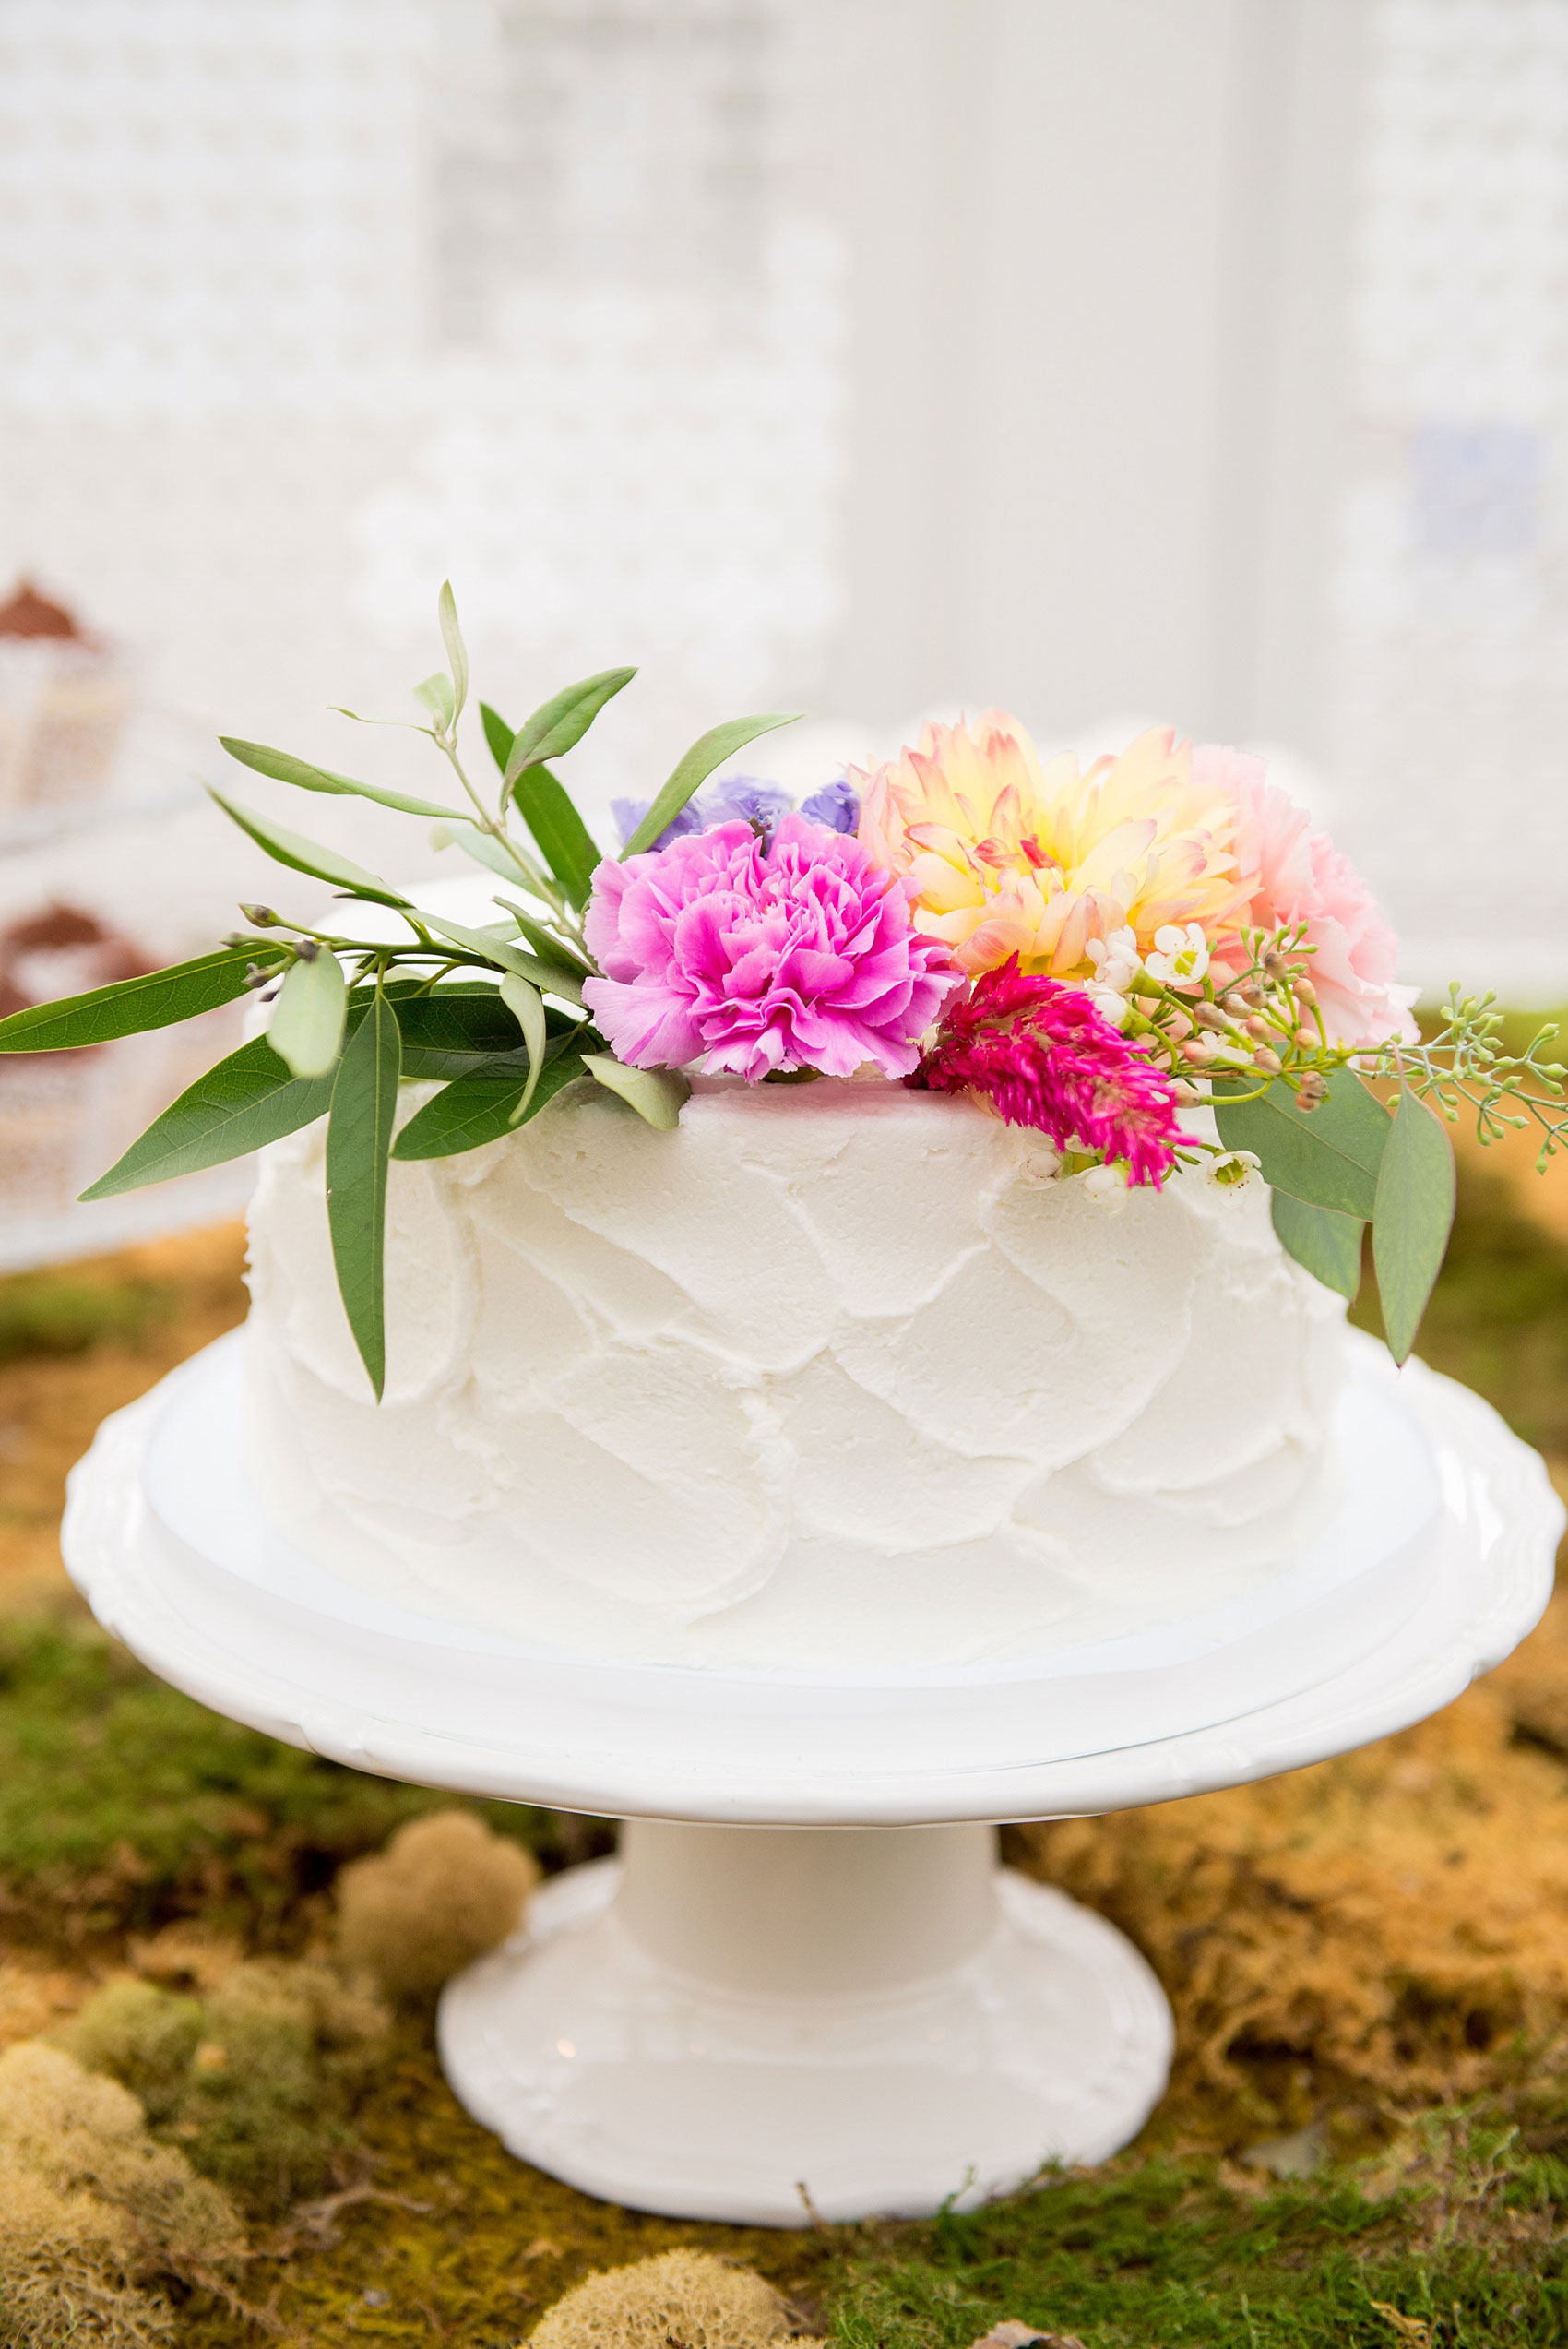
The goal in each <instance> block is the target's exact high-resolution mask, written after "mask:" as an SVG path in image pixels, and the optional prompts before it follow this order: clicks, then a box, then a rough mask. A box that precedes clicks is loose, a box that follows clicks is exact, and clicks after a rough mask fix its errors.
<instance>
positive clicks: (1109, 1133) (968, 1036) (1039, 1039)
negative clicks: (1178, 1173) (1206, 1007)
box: [909, 955, 1182, 1190]
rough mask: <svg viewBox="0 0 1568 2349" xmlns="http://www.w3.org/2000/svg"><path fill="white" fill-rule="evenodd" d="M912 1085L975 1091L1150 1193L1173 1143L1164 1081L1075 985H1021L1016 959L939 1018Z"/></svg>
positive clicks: (1171, 1101) (1177, 1136)
mask: <svg viewBox="0 0 1568 2349" xmlns="http://www.w3.org/2000/svg"><path fill="white" fill-rule="evenodd" d="M909 1081H910V1083H911V1084H914V1085H928V1086H930V1087H931V1088H932V1090H933V1091H937V1092H977V1093H980V1094H983V1096H984V1097H985V1098H986V1100H988V1101H989V1102H990V1103H992V1107H993V1108H994V1109H995V1111H996V1113H997V1115H999V1116H1000V1117H1003V1118H1004V1119H1005V1120H1006V1122H1007V1124H1008V1125H1009V1126H1034V1127H1039V1131H1040V1132H1041V1133H1042V1134H1049V1135H1050V1137H1051V1140H1052V1141H1053V1142H1054V1143H1055V1144H1056V1147H1057V1149H1058V1150H1069V1149H1075V1150H1086V1151H1102V1152H1103V1153H1104V1155H1105V1156H1106V1158H1108V1159H1114V1160H1120V1161H1122V1162H1123V1163H1124V1164H1125V1165H1126V1169H1127V1179H1128V1181H1129V1182H1130V1183H1148V1184H1152V1185H1153V1186H1155V1188H1156V1189H1157V1190H1158V1187H1159V1186H1160V1184H1161V1183H1163V1182H1164V1180H1165V1178H1166V1176H1167V1175H1168V1174H1170V1170H1171V1168H1172V1166H1173V1165H1174V1164H1175V1163H1176V1161H1175V1149H1176V1145H1177V1143H1178V1142H1180V1140H1181V1139H1182V1130H1181V1127H1180V1126H1179V1125H1178V1123H1177V1115H1176V1096H1175V1093H1174V1092H1173V1091H1172V1090H1171V1086H1170V1079H1169V1078H1168V1077H1166V1076H1165V1075H1164V1074H1163V1073H1162V1072H1161V1071H1160V1070H1159V1069H1158V1068H1156V1067H1153V1065H1152V1064H1151V1063H1150V1061H1149V1060H1148V1059H1147V1057H1146V1055H1145V1054H1144V1053H1143V1052H1142V1051H1141V1050H1140V1049H1139V1047H1138V1046H1137V1045H1136V1044H1135V1043H1129V1042H1128V1040H1127V1038H1126V1037H1125V1036H1123V1035H1121V1034H1120V1033H1119V1032H1118V1031H1117V1030H1116V1029H1114V1028H1113V1027H1112V1026H1111V1023H1110V1021H1109V1020H1108V1019H1101V1017H1100V1015H1099V1012H1098V1011H1097V1010H1096V1009H1095V1008H1094V1006H1093V1004H1092V1003H1091V1002H1090V1001H1089V998H1088V996H1087V995H1086V994H1085V992H1084V990H1083V989H1082V987H1075V986H1069V985H1067V984H1065V983H1064V982H1063V981H1062V980H1060V979H1051V978H1045V977H1040V978H1026V977H1025V976H1024V974H1023V973H1022V972H1020V970H1019V968H1018V959H1017V957H1016V955H1015V956H1014V957H1013V958H1012V960H1010V961H1008V962H1004V963H1003V965H1002V966H1001V968H1000V969H999V970H996V971H987V972H982V974H981V975H980V978H978V979H977V980H976V981H975V984H974V986H973V987H972V989H971V990H970V992H969V994H968V996H965V997H964V998H962V999H961V1000H960V1001H958V1002H956V1003H951V1004H949V1005H948V1007H947V1009H946V1010H945V1012H944V1014H943V1018H942V1025H941V1027H940V1029H939V1030H938V1031H937V1036H936V1042H935V1043H934V1044H933V1045H932V1049H931V1050H930V1052H928V1053H927V1054H926V1055H925V1057H924V1059H923V1060H922V1061H921V1066H920V1070H919V1073H918V1075H916V1076H914V1077H912V1078H911V1079H909Z"/></svg>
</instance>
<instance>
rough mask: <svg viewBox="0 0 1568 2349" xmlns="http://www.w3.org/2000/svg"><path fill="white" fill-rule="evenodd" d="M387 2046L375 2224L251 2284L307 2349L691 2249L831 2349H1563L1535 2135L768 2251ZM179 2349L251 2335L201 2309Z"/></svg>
mask: <svg viewBox="0 0 1568 2349" xmlns="http://www.w3.org/2000/svg"><path fill="white" fill-rule="evenodd" d="M398 2047H399V2053H398V2057H397V2059H396V2060H395V2061H394V2062H393V2063H392V2064H391V2065H389V2067H388V2068H387V2069H386V2071H385V2072H384V2073H383V2074H382V2076H381V2078H380V2080H379V2081H378V2083H377V2087H376V2091H375V2093H374V2097H373V2098H372V2099H371V2101H370V2102H369V2103H368V2104H367V2105H366V2106H365V2108H364V2110H363V2113H362V2117H361V2121H360V2124H359V2126H360V2132H361V2148H362V2156H363V2158H364V2160H365V2162H366V2163H367V2164H368V2176H369V2178H370V2179H371V2180H373V2181H374V2197H375V2198H376V2199H366V2200H363V2201H362V2202H358V2203H356V2204H353V2205H351V2206H348V2207H345V2208H344V2209H343V2210H342V2211H341V2212H340V2213H339V2217H338V2220H337V2224H338V2225H339V2227H340V2229H341V2240H340V2241H339V2242H337V2243H336V2244H333V2245H330V2246H328V2247H327V2248H325V2249H323V2250H320V2251H305V2252H303V2254H302V2255H300V2256H295V2257H293V2258H291V2259H290V2260H281V2261H266V2260H263V2261H261V2262H258V2263H257V2264H256V2266H255V2270H254V2271H252V2272H251V2274H250V2276H249V2284H248V2288H249V2291H250V2293H251V2295H253V2297H256V2298H261V2299H265V2298H267V2297H268V2296H269V2295H271V2294H272V2292H273V2291H274V2289H276V2291H277V2293H278V2308H279V2316H280V2318H281V2319H283V2321H284V2322H285V2324H286V2325H287V2326H288V2327H290V2328H291V2329H296V2330H297V2332H298V2334H299V2335H301V2336H303V2337H305V2338H310V2339H314V2340H316V2341H320V2342H327V2341H337V2340H339V2339H347V2338H349V2337H350V2335H352V2336H353V2337H354V2338H356V2339H359V2338H363V2339H366V2340H370V2341H379V2342H384V2343H403V2342H409V2343H412V2342H418V2341H420V2340H429V2339H431V2338H434V2337H435V2336H436V2335H437V2334H439V2336H440V2337H441V2338H443V2339H445V2341H447V2342H449V2343H452V2344H453V2349H501V2345H502V2344H504V2343H505V2344H510V2343H516V2342H517V2341H518V2340H519V2339H520V2338H522V2337H523V2335H524V2334H525V2333H526V2332H527V2331H529V2329H530V2328H531V2327H532V2326H533V2325H534V2324H535V2323H537V2321H538V2319H539V2318H540V2316H541V2315H542V2314H543V2312H544V2309H545V2308H546V2307H549V2306H550V2305H551V2304H552V2302H553V2301H555V2300H556V2299H558V2298H559V2297H560V2295H562V2293H564V2291H566V2290H567V2289H568V2288H569V2286H570V2285H571V2284H573V2283H576V2282H577V2281H578V2280H579V2279H580V2278H581V2277H582V2276H584V2275H585V2274H587V2273H588V2272H590V2271H592V2270H594V2269H596V2268H603V2267H613V2266H620V2265H622V2264H624V2263H627V2262H629V2261H631V2260H639V2259H645V2258H647V2256H648V2255H649V2254H650V2253H652V2252H656V2251H662V2250H668V2249H670V2248H672V2247H673V2246H675V2245H677V2244H685V2245H690V2246H693V2247H695V2248H702V2249H707V2250H714V2251H719V2252H721V2253H722V2254H724V2255H725V2256H727V2257H729V2258H731V2259H736V2260H743V2261H745V2262H746V2263H747V2264H748V2265H750V2266H753V2267H755V2268H757V2269H759V2270H760V2271H761V2272H762V2273H763V2274H765V2275H766V2277H767V2278H768V2279H769V2281H770V2282H772V2283H776V2284H777V2285H778V2287H779V2288H780V2289H781V2290H783V2291H784V2292H786V2293H787V2294H789V2295H790V2296H791V2297H792V2298H793V2299H795V2300H796V2301H797V2302H798V2303H800V2304H801V2305H802V2308H803V2310H804V2312H805V2314H806V2315H807V2317H808V2318H809V2319H810V2320H811V2322H812V2323H813V2325H814V2326H820V2327H821V2328H822V2329H823V2330H825V2331H827V2332H829V2334H830V2335H831V2337H832V2338H833V2339H834V2340H835V2341H836V2342H837V2343H840V2344H842V2349H967V2344H968V2343H970V2342H972V2341H974V2340H976V2339H977V2338H978V2337H979V2336H980V2335H981V2334H983V2333H984V2332H986V2331H989V2330H990V2328H991V2327H992V2325H993V2324H995V2323H997V2322H998V2321H999V2320H1000V2319H1003V2318H1005V2317H1016V2318H1021V2319H1024V2320H1025V2321H1027V2322H1029V2323H1033V2324H1036V2325H1039V2326H1040V2327H1041V2328H1042V2329H1047V2328H1050V2329H1054V2330H1056V2331H1066V2332H1074V2333H1076V2334H1078V2335H1079V2336H1080V2337H1081V2338H1082V2339H1083V2340H1084V2341H1085V2342H1086V2343H1087V2344H1088V2349H1155V2344H1159V2349H1253V2344H1255V2349H1399V2345H1398V2335H1397V2333H1396V2331H1395V2330H1394V2328H1393V2327H1392V2326H1391V2325H1390V2324H1389V2323H1388V2322H1387V2320H1386V2319H1384V2318H1383V2317H1382V2316H1380V2315H1379V2314H1378V2312H1377V2309H1376V2307H1374V2305H1373V2304H1374V2303H1375V2302H1378V2301H1383V2302H1384V2303H1386V2304H1387V2305H1388V2306H1390V2307H1394V2308H1396V2309H1398V2310H1399V2311H1400V2312H1401V2313H1403V2314H1404V2315H1406V2316H1408V2317H1412V2318H1421V2319H1429V2320H1433V2319H1435V2330H1434V2349H1482V2344H1485V2349H1526V2345H1527V2349H1547V2344H1550V2343H1562V2342H1568V2246H1565V2244H1564V2241H1563V2239H1562V2236H1563V2221H1564V2219H1565V2218H1568V2168H1565V2166H1564V2164H1563V2163H1562V2160H1561V2158H1559V2157H1558V2156H1557V2155H1556V2154H1554V2153H1553V2152H1550V2151H1547V2152H1542V2151H1540V2150H1532V2148H1533V2147H1535V2146H1536V2145H1537V2140H1545V2139H1546V2138H1550V2137H1551V2136H1552V2135H1553V2132H1554V2130H1556V2128H1558V2123H1557V2122H1555V2121H1550V2119H1549V2120H1542V2121H1540V2123H1539V2125H1538V2126H1532V2125H1531V2124H1530V2122H1529V2116H1528V2115H1527V2114H1526V2115H1525V2116H1524V2118H1525V2122H1526V2125H1525V2126H1524V2127H1523V2128H1520V2129H1518V2130H1515V2128H1513V2126H1512V2124H1511V2121H1510V2119H1509V2117H1508V2116H1506V2115H1503V2114H1500V2113H1492V2114H1490V2115H1487V2116H1469V2117H1465V2116H1454V2115H1445V2116H1439V2117H1438V2118H1437V2119H1435V2120H1434V2121H1432V2122H1431V2123H1430V2124H1429V2125H1428V2127H1427V2128H1426V2129H1425V2131H1420V2130H1418V2131H1416V2132H1415V2135H1414V2140H1413V2144H1412V2146H1410V2147H1408V2148H1407V2152H1408V2163H1407V2168H1406V2173H1405V2182H1404V2183H1402V2184H1396V2187H1395V2188H1394V2190H1392V2191H1389V2190H1387V2181H1386V2180H1382V2179H1378V2178H1374V2177H1372V2176H1363V2175H1361V2174H1360V2173H1357V2172H1354V2171H1337V2172H1334V2171H1331V2172H1329V2173H1328V2174H1327V2175H1326V2176H1323V2177H1321V2178H1315V2179H1311V2180H1304V2181H1301V2182H1293V2183H1290V2184H1289V2185H1281V2186H1278V2187H1276V2188H1271V2189H1269V2190H1268V2191H1266V2192H1253V2193H1247V2192H1237V2191H1232V2190H1230V2189H1229V2188H1228V2187H1227V2185H1226V2184H1225V2183H1224V2182H1223V2178H1222V2176H1221V2175H1220V2173H1219V2171H1218V2168H1217V2166H1216V2164H1213V2163H1205V2162H1186V2163H1173V2162H1138V2161H1136V2160H1132V2159H1123V2160H1122V2161H1119V2162H1117V2163H1114V2164H1110V2165H1108V2166H1107V2167H1106V2168H1104V2169H1102V2170H1099V2171H1093V2172H1087V2173H1074V2174H1071V2175H1069V2176H1065V2177H1063V2178H1061V2179H1058V2180H1054V2181H1051V2182H1050V2183H1047V2184H1044V2185H1042V2186H1041V2187H1039V2188H1036V2189H1034V2190H1032V2191H1029V2192H1027V2193H1023V2194H1019V2195H1015V2196H1013V2197H1010V2198H1009V2199H1008V2200H1005V2201H1003V2202H999V2203H996V2204H993V2205H992V2207H991V2208H990V2209H988V2210H986V2211H982V2212H978V2213H976V2214H974V2215H973V2216H969V2217H962V2218H958V2217H953V2216H946V2217H944V2218H941V2219H938V2220H936V2221H934V2222H931V2223H928V2224H927V2223H917V2224H896V2223H876V2224H866V2225H862V2226H854V2227H823V2228H818V2229H810V2228H802V2229H801V2230H800V2231H798V2232H792V2231H790V2230H785V2229H780V2230H778V2231H772V2230H762V2229H745V2228H741V2227H722V2226H716V2225H707V2224H683V2223H682V2222H680V2221H676V2220H670V2219H662V2218H657V2217H650V2216H648V2215H647V2214H645V2213H642V2212H635V2211H624V2210H619V2209H617V2208H615V2207H614V2206H613V2205H612V2204H607V2203H602V2202H597V2201H594V2200H590V2199H589V2198H588V2197H587V2196H586V2195H581V2194H577V2193H575V2192H574V2191H573V2190H572V2188H570V2187H567V2186H564V2185H562V2184H561V2183H560V2181H559V2180H558V2179H555V2178H551V2177H547V2176H544V2175H542V2173H540V2171H538V2170H534V2169H530V2168H529V2167H528V2165H527V2164H524V2163H520V2162H516V2161H513V2160H512V2159H511V2158H510V2156H508V2155H507V2154H506V2153H505V2152H504V2151H503V2149H502V2148H501V2147H500V2145H499V2144H498V2143H497V2142H496V2140H494V2139H493V2138H492V2137H490V2136H489V2135H488V2134H487V2133H486V2132H485V2131H484V2130H482V2129H480V2128H476V2127H475V2125H474V2124H473V2123H472V2122H471V2121H469V2119H468V2118H467V2117H466V2116H465V2115H464V2114H463V2113H462V2112H461V2110H460V2109H459V2108H458V2106H457V2104H456V2102H455V2100H454V2099H453V2097H452V2095H451V2093H450V2091H449V2090H448V2089H447V2088H446V2086H445V2082H444V2081H442V2079H441V2077H440V2074H439V2072H438V2070H437V2069H436V2065H435V2061H434V2054H433V2052H432V2050H431V2049H430V2047H429V2045H428V2044H427V2043H425V2042H423V2041H422V2040H420V2039H418V2038H416V2036H415V2034H414V2033H413V2031H412V2029H411V2026H409V2025H407V2024H405V2025H403V2026H400V2031H399V2040H398ZM1556 2095H1557V2103H1556V2104H1554V2105H1552V2107H1551V2109H1552V2111H1553V2112H1555V2111H1556V2110H1557V2109H1558V2105H1561V2103H1562V2088H1561V2084H1559V2088H1558V2090H1557V2092H1556ZM366 2295H371V2296H369V2297H367V2296H366ZM182 2339H188V2341H189V2342H191V2343H193V2344H200V2349H241V2343H242V2342H243V2341H244V2331H243V2328H242V2327H240V2326H239V2325H238V2324H236V2323H235V2322H234V2320H233V2319H232V2318H229V2317H226V2316H225V2315H223V2313H222V2312H221V2311H220V2310H217V2309H212V2310H209V2311H208V2312H207V2313H206V2314H205V2315H204V2316H202V2317H201V2319H199V2321H198V2320H196V2318H195V2316H194V2315H193V2317H192V2318H191V2319H189V2320H188V2331H185V2332H184V2333H183V2334H182Z"/></svg>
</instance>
